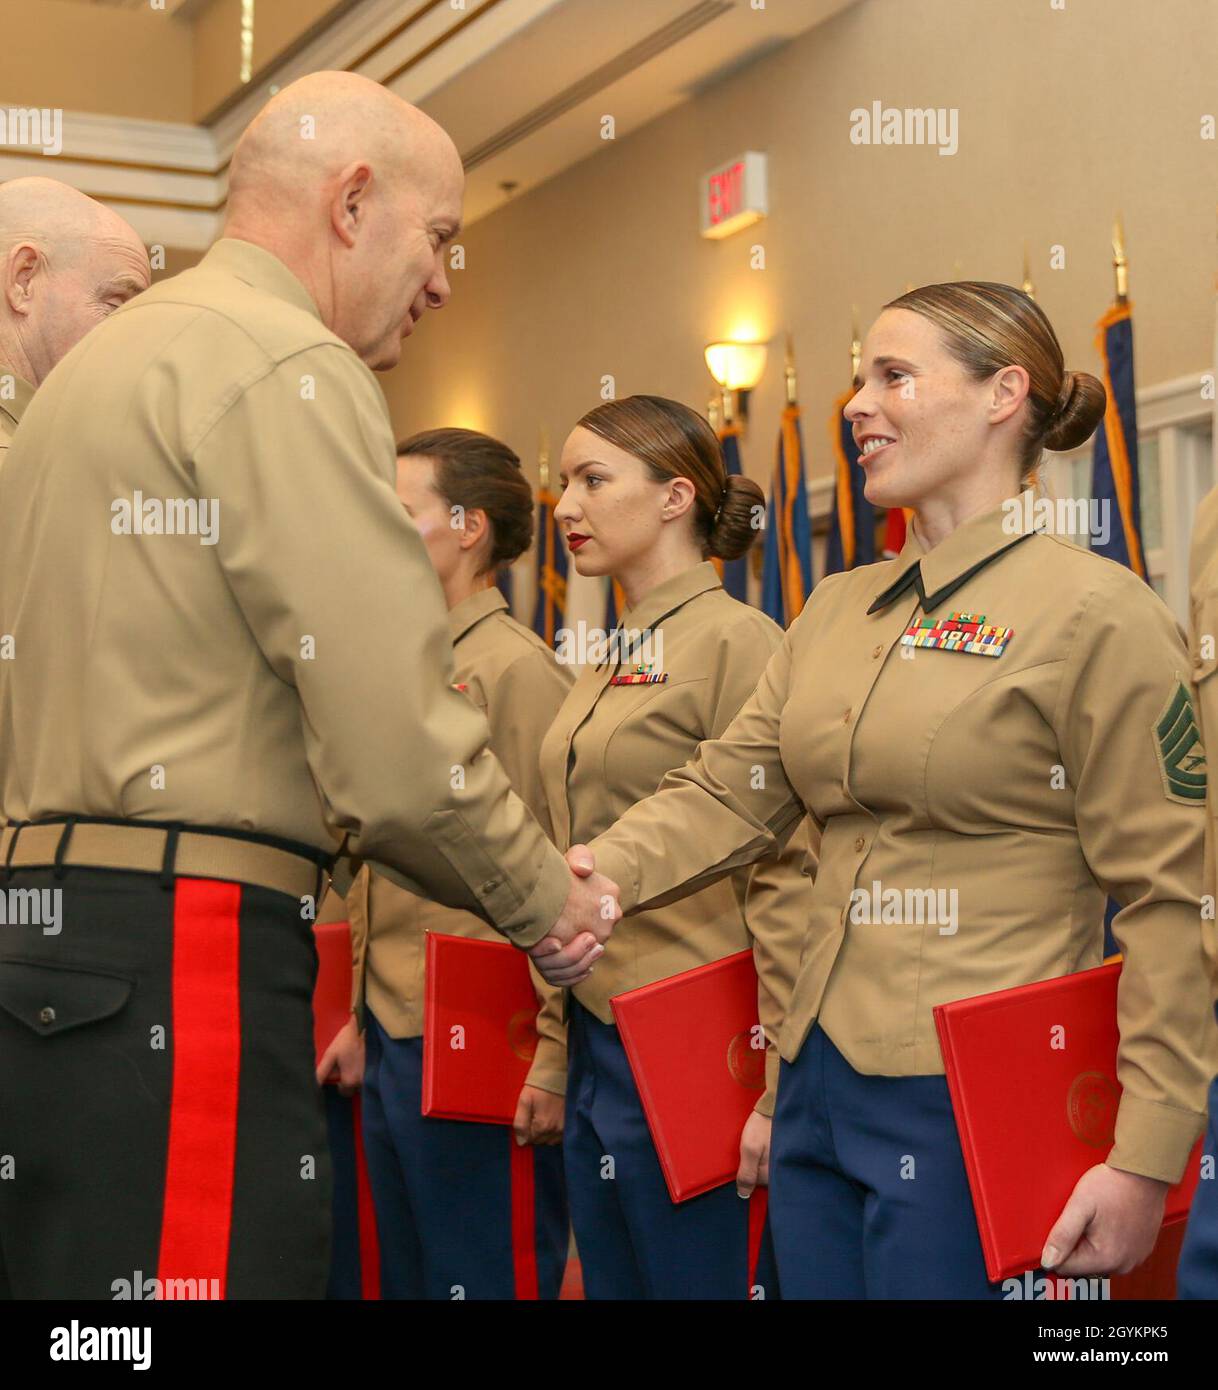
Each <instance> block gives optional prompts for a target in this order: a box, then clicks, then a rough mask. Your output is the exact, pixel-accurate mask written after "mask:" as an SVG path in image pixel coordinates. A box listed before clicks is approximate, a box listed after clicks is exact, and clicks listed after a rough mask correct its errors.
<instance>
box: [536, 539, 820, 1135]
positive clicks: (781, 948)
mask: <svg viewBox="0 0 1218 1390" xmlns="http://www.w3.org/2000/svg"><path fill="white" fill-rule="evenodd" d="M620 627H621V628H622V629H623V630H625V631H627V632H629V631H630V630H631V629H633V630H635V631H636V632H639V633H643V632H644V631H646V630H651V631H652V632H654V633H655V634H658V635H660V636H661V637H662V642H663V645H662V665H663V671H664V672H665V673H666V674H667V676H668V679H667V681H665V682H663V683H662V684H654V685H613V684H611V680H612V678H613V677H614V676H615V675H618V674H621V673H625V672H627V671H629V670H630V669H631V666H632V665H633V664H636V663H633V662H632V661H631V660H629V659H626V660H621V661H619V660H616V659H610V660H607V661H605V662H604V663H603V664H602V665H601V666H600V667H599V669H598V668H595V667H588V668H585V670H584V671H583V673H582V674H581V675H580V677H579V678H578V680H577V681H576V683H575V686H574V688H573V689H572V691H571V693H570V695H568V697H567V701H566V703H565V704H564V705H563V707H562V709H561V710H560V711H559V714H558V717H557V718H556V719H555V721H554V724H553V726H552V727H551V729H550V732H549V733H548V734H547V735H546V739H545V742H544V743H543V745H542V751H541V773H542V781H543V783H544V785H545V790H546V797H547V799H548V801H549V804H550V815H551V819H552V821H553V825H554V833H555V838H556V842H557V844H558V845H559V846H560V847H561V848H563V849H565V848H567V847H568V846H570V845H572V844H578V843H580V842H583V841H589V840H591V839H592V837H593V836H594V835H597V834H599V833H600V832H601V831H603V830H605V829H607V828H608V827H609V826H610V825H612V824H613V822H614V821H615V820H616V819H617V818H618V816H620V815H621V814H622V813H623V812H624V811H625V810H627V808H629V807H630V806H632V805H633V804H634V803H635V802H636V801H639V800H640V799H642V798H643V797H646V796H649V795H650V794H651V793H652V792H653V791H654V790H655V788H656V787H657V786H658V785H659V783H660V780H661V779H662V778H663V776H664V774H665V772H667V771H668V770H669V769H670V768H674V767H679V766H680V765H681V763H682V762H683V761H684V760H685V759H687V758H688V757H689V756H690V755H691V754H692V753H693V751H694V749H695V748H696V747H697V745H698V743H699V742H700V741H701V740H702V739H705V738H714V737H715V736H716V735H718V734H720V733H722V732H723V730H724V729H725V728H726V727H727V726H728V724H729V723H730V721H731V720H732V718H733V716H734V715H735V714H736V712H737V710H739V708H740V706H741V705H742V704H743V703H744V702H745V700H746V699H747V698H748V696H749V695H750V694H751V693H752V692H753V689H754V688H755V686H756V684H757V680H758V678H759V677H760V675H761V672H762V671H763V670H764V668H765V665H766V662H767V661H768V660H769V658H770V655H771V653H772V652H773V651H774V650H775V649H776V648H777V647H778V645H779V644H780V643H781V641H782V629H781V628H780V627H779V626H778V625H777V624H776V623H774V622H773V621H772V620H771V619H769V618H768V617H766V615H765V614H764V613H761V612H759V611H758V610H757V609H756V608H750V607H749V606H747V605H746V604H743V603H739V602H737V600H735V599H733V598H732V597H731V596H730V595H729V594H728V593H726V592H725V590H724V589H723V586H722V585H721V584H720V582H719V577H718V575H717V574H716V572H715V567H714V566H713V565H712V564H711V563H710V561H705V562H704V563H702V564H700V565H695V566H694V567H693V568H692V569H689V570H686V571H684V572H683V573H681V574H678V575H675V576H674V577H673V578H671V579H668V580H665V582H664V583H662V584H659V585H657V586H656V587H655V588H654V589H653V590H652V591H651V592H650V593H649V594H648V595H647V596H646V598H645V599H644V600H643V601H642V602H641V603H640V604H639V605H638V606H637V608H634V609H629V610H627V611H626V612H625V613H623V614H622V616H621V620H620ZM671 831H672V833H673V836H674V838H676V839H679V838H680V836H681V835H682V834H684V833H694V832H693V830H692V827H686V826H681V825H679V824H674V825H673V826H672V827H671ZM808 861H810V862H811V863H812V864H814V862H815V861H814V860H811V855H810V848H809V842H808V839H807V835H806V832H803V831H801V832H800V833H799V834H797V835H796V836H794V837H793V838H792V841H791V844H790V846H789V847H788V848H787V849H786V850H785V851H784V852H783V854H782V855H781V857H780V858H779V859H777V860H772V861H770V862H767V863H762V864H759V865H757V866H756V867H755V868H753V869H751V870H744V871H742V872H740V873H738V874H735V875H733V876H732V877H731V878H730V879H725V880H723V881H722V882H719V883H713V884H710V885H709V886H708V887H706V888H705V889H703V890H702V891H701V892H699V893H696V894H695V895H694V896H692V897H688V898H685V899H684V900H683V901H680V902H673V903H670V904H669V905H667V906H664V907H658V908H656V909H654V910H652V911H648V912H641V913H638V914H637V915H635V916H633V917H628V918H625V919H623V920H622V921H620V922H619V923H618V924H617V925H616V926H615V927H614V929H613V935H612V936H611V937H610V939H609V942H608V944H607V946H606V949H605V954H604V956H603V957H602V958H601V959H600V960H599V961H598V962H597V963H596V966H595V968H594V970H593V973H592V975H591V976H590V977H589V978H588V979H587V980H585V981H584V982H583V983H582V984H579V985H576V986H575V991H574V992H575V996H576V998H577V999H578V1000H579V1001H580V1003H581V1004H583V1005H584V1007H585V1008H587V1009H589V1010H590V1011H591V1012H592V1013H594V1014H595V1015H596V1016H597V1018H599V1019H600V1020H601V1021H602V1022H604V1023H611V1022H612V1021H613V1012H612V1009H611V1008H610V1005H609V1001H610V999H611V998H612V996H613V995H615V994H621V993H623V992H624V991H626V990H628V989H635V988H637V987H638V986H640V985H646V984H651V983H653V982H654V981H656V980H663V979H667V978H668V977H669V976H670V975H677V974H679V973H680V972H681V971H683V970H691V969H693V968H694V967H695V966H698V965H706V964H708V963H709V962H710V961H715V960H719V959H721V958H722V957H723V956H727V955H731V954H732V953H734V952H736V951H743V950H746V949H748V948H749V947H750V946H752V947H753V951H754V955H755V958H756V962H757V971H758V977H759V998H758V1004H759V1013H760V1020H761V1024H762V1026H763V1028H764V1030H765V1033H766V1036H767V1039H768V1040H769V1041H770V1043H771V1046H770V1048H769V1050H768V1055H767V1059H766V1060H767V1068H766V1077H767V1088H766V1092H765V1094H764V1095H763V1097H762V1099H761V1101H759V1103H758V1107H757V1108H758V1109H760V1110H761V1111H762V1112H763V1113H764V1114H767V1115H768V1114H772V1113H773V1105H774V1085H775V1082H776V1080H777V1072H778V1054H777V1050H776V1047H775V1046H774V1044H776V1041H777V1037H778V1030H779V1028H780V1027H781V1024H782V1020H783V1016H784V1014H785V1012H786V1008H787V999H788V995H789V992H790V987H791V984H792V981H793V978H794V965H795V961H796V959H797V957H798V955H799V949H800V945H801V943H802V940H803V935H804V932H805V930H806V928H807V925H808V921H809V918H810V913H811V906H812V884H811V880H810V879H809V878H808V877H807V875H806V874H805V872H804V869H805V867H806V866H807V864H808Z"/></svg>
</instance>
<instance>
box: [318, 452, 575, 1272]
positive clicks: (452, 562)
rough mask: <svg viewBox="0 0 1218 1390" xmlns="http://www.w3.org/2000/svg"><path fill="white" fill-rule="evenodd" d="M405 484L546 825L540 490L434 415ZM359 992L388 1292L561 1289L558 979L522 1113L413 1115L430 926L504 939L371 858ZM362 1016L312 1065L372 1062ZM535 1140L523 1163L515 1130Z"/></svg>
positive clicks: (547, 700)
mask: <svg viewBox="0 0 1218 1390" xmlns="http://www.w3.org/2000/svg"><path fill="white" fill-rule="evenodd" d="M397 493H398V496H399V497H400V498H401V501H402V505H403V506H404V507H405V509H406V511H407V512H408V513H409V515H410V516H411V518H412V519H413V521H414V523H415V525H416V526H417V527H418V530H419V534H420V535H421V537H422V539H423V543H424V545H425V546H426V547H427V554H428V557H429V559H430V560H431V562H432V565H433V567H434V568H435V571H436V576H437V578H438V579H439V581H440V587H441V588H442V589H443V591H444V598H445V601H446V603H447V606H448V620H449V629H450V632H451V636H452V641H453V667H454V674H455V677H456V683H457V685H458V688H459V689H461V690H464V691H465V693H466V694H467V695H468V697H469V699H471V700H472V701H473V702H474V704H476V705H477V706H478V708H479V709H480V710H481V711H482V712H483V714H484V715H485V716H486V720H487V724H488V725H489V727H490V740H489V742H490V748H491V751H492V752H493V753H494V754H495V756H496V757H497V758H498V759H499V761H500V762H501V763H502V764H503V768H504V771H505V772H506V773H507V775H508V777H509V779H510V780H511V783H512V788H513V790H514V791H515V792H516V793H517V795H518V796H519V797H520V798H521V800H522V801H524V803H525V804H526V805H527V806H528V808H529V810H530V811H532V812H533V814H534V816H536V817H537V819H538V821H539V822H540V824H541V826H542V828H543V829H544V830H546V831H547V833H548V832H549V817H548V815H547V813H546V807H545V798H544V797H543V795H542V792H541V784H540V781H539V778H538V775H537V750H538V748H539V747H540V745H541V739H542V735H543V734H544V733H545V731H546V728H547V727H548V725H549V723H550V720H551V719H552V718H553V717H554V714H555V712H556V711H557V710H558V708H559V706H560V705H561V704H562V702H563V699H564V697H565V696H566V693H567V690H568V689H569V687H570V684H571V675H570V672H569V671H567V670H564V668H563V667H562V666H560V665H559V664H558V662H557V661H556V660H555V657H554V653H553V652H552V651H551V650H550V648H549V647H547V646H546V644H545V643H544V642H543V641H542V640H541V639H540V638H539V637H538V636H537V635H536V634H535V633H533V632H531V631H530V630H529V629H528V628H526V627H523V626H521V624H520V623H518V622H516V621H515V619H513V617H512V616H511V614H510V612H508V606H507V602H506V601H505V599H504V597H503V595H502V594H501V593H500V592H499V590H498V588H497V587H496V586H495V578H496V575H497V574H498V572H499V570H500V568H501V567H502V566H504V565H510V564H511V563H512V561H513V560H515V559H516V558H517V556H519V555H523V554H524V552H525V551H526V550H527V549H528V548H529V545H530V543H531V542H532V538H533V493H532V489H531V488H530V487H529V483H528V479H527V478H525V476H524V474H523V472H522V471H521V468H520V460H519V459H518V458H517V456H516V455H515V454H514V453H513V452H512V450H511V449H509V448H508V447H507V445H506V444H502V443H500V441H499V440H497V439H492V438H491V437H490V436H489V435H485V434H480V433H478V432H477V431H475V430H465V429H434V430H427V431H424V432H423V433H421V434H416V435H413V436H411V438H409V439H406V440H404V441H403V442H402V443H401V444H399V445H398V461H397ZM320 915H321V918H322V920H327V919H330V920H335V919H341V918H343V917H344V916H345V917H346V918H347V919H348V920H349V921H350V923H351V931H352V938H353V947H354V955H355V989H354V1000H355V1006H356V1009H357V1014H358V1015H362V1018H363V1022H364V1024H365V1036H366V1040H367V1063H366V1066H364V1067H363V1070H362V1082H363V1134H364V1146H365V1151H366V1153H367V1159H368V1174H369V1178H370V1181H371V1186H372V1197H373V1203H374V1205H375V1207H376V1219H377V1234H378V1237H379V1243H380V1251H381V1296H382V1297H383V1298H393V1299H418V1298H429V1299H452V1298H455V1297H461V1298H467V1299H486V1298H493V1299H511V1298H543V1299H554V1298H557V1297H558V1294H559V1288H560V1285H561V1283H562V1277H563V1271H564V1269H565V1268H566V1262H567V1247H568V1242H569V1226H568V1222H567V1213H566V1197H565V1193H564V1186H563V1174H562V1154H561V1149H560V1148H559V1145H560V1144H561V1143H562V1116H563V1098H562V1096H563V1089H564V1087H565V1085H566V1079H567V1057H566V1036H565V1033H566V1030H565V1028H564V1026H563V1022H562V1009H561V994H560V992H559V991H558V990H557V989H555V988H554V987H553V986H548V985H545V984H544V983H543V982H542V980H541V978H540V977H539V976H536V975H535V977H534V983H535V985H536V986H537V992H538V1017H537V1033H538V1041H537V1046H536V1052H535V1053H534V1056H533V1062H532V1065H531V1067H530V1070H529V1074H528V1078H527V1080H526V1083H525V1085H524V1087H523V1088H522V1090H521V1092H520V1097H519V1100H518V1102H517V1107H516V1116H515V1122H514V1124H513V1126H512V1128H511V1130H509V1131H507V1132H505V1131H504V1129H503V1128H502V1127H501V1126H499V1125H488V1124H476V1123H473V1122H466V1121H461V1120H443V1119H434V1118H431V1117H428V1116H424V1115H422V1114H421V1113H420V1104H421V1097H422V1056H423V1039H422V1032H423V997H424V989H425V975H426V971H425V962H426V951H427V933H428V932H441V933H444V934H446V935H449V936H470V937H477V938H478V939H480V940H484V941H501V940H502V937H501V936H500V934H499V933H498V932H496V931H494V930H493V929H492V928H491V927H490V926H489V925H488V924H487V923H486V922H484V921H483V920H482V918H480V917H477V916H475V915H474V914H473V913H471V912H464V911H461V910H460V909H458V908H452V907H445V906H443V905H441V904H439V903H434V902H431V901H429V900H428V899H426V898H421V897H416V896H415V894H413V893H410V892H407V891H406V889H404V888H399V887H398V886H397V885H396V884H394V883H391V882H390V881H389V880H388V879H387V878H384V877H382V876H381V875H380V874H378V873H375V872H373V871H372V870H370V869H369V868H368V867H367V866H365V867H364V868H363V869H362V870H361V871H360V873H359V875H358V876H357V878H356V879H355V882H354V883H353V884H352V886H351V889H350V891H349V892H348V894H347V898H346V903H345V905H344V904H343V902H342V901H341V900H340V899H337V898H334V897H331V898H327V900H326V902H325V904H323V908H322V912H321V914H320ZM362 1060H363V1059H362V1049H361V1044H360V1037H359V1033H358V1029H357V1022H356V1019H355V1018H353V1019H352V1020H351V1022H350V1023H349V1024H348V1025H347V1028H346V1029H344V1030H343V1032H341V1033H340V1034H339V1036H338V1038H337V1039H336V1040H335V1043H334V1044H333V1045H332V1047H331V1048H330V1050H329V1052H328V1053H327V1054H326V1055H325V1056H324V1057H323V1058H322V1060H321V1062H320V1064H319V1076H318V1079H319V1080H322V1079H324V1078H325V1076H326V1075H327V1074H328V1073H329V1072H330V1070H331V1068H332V1067H335V1066H337V1068H338V1073H339V1076H340V1079H341V1080H343V1081H345V1082H347V1083H348V1084H350V1083H352V1082H355V1081H358V1080H359V1078H360V1075H361V1064H362ZM525 1145H529V1146H532V1147H531V1149H530V1155H531V1156H526V1162H525V1165H524V1172H525V1173H527V1172H529V1171H530V1170H531V1179H530V1178H529V1177H527V1176H523V1175H522V1173H521V1164H520V1157H521V1156H519V1155H518V1156H517V1161H516V1163H515V1164H514V1163H513V1161H512V1160H513V1146H520V1147H524V1146H525Z"/></svg>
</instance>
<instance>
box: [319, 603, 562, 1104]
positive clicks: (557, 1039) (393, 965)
mask: <svg viewBox="0 0 1218 1390" xmlns="http://www.w3.org/2000/svg"><path fill="white" fill-rule="evenodd" d="M448 619H449V628H450V630H451V632H452V639H453V656H454V660H455V663H456V671H455V675H456V680H457V683H458V684H459V685H464V686H465V693H466V695H467V696H468V697H469V699H471V700H472V701H473V702H474V704H475V705H477V707H478V708H479V709H480V710H481V711H482V713H483V714H484V715H485V717H486V719H487V722H488V723H489V724H490V729H491V742H490V746H491V751H492V752H493V753H494V754H495V756H496V757H497V758H498V759H499V761H500V762H501V763H502V764H503V768H504V771H505V772H506V773H507V775H508V777H509V779H510V780H511V783H512V786H513V788H514V789H515V790H516V791H517V793H518V794H519V795H520V796H521V798H522V799H523V801H524V803H525V805H526V806H528V808H529V810H531V811H532V812H533V814H534V815H535V816H536V817H537V821H538V823H539V824H540V825H541V826H542V827H543V828H545V829H546V830H547V832H548V831H549V824H550V817H549V812H548V810H547V808H546V804H545V797H544V796H543V794H542V790H541V777H540V773H539V771H538V767H537V754H538V749H539V748H540V747H541V740H542V737H543V735H544V734H545V731H546V730H547V729H548V728H549V726H550V722H551V721H552V720H553V718H554V716H555V715H556V714H557V713H558V709H559V706H560V705H561V704H562V702H563V700H564V699H565V698H566V694H567V691H568V689H569V688H570V686H571V673H570V669H569V668H568V667H564V666H560V665H559V663H558V662H557V661H556V660H555V657H554V653H553V651H552V650H551V649H550V648H549V647H547V646H546V644H545V643H544V642H543V641H542V640H541V638H540V637H538V636H537V635H536V634H535V633H533V632H530V631H529V629H528V628H526V627H522V626H521V625H520V624H519V623H518V622H516V621H515V620H514V619H513V618H512V616H511V614H510V613H509V612H508V611H507V602H506V600H505V599H504V597H503V595H502V594H501V593H500V592H499V590H498V589H495V588H490V589H483V590H480V591H479V592H478V593H476V594H472V595H471V596H470V597H469V598H467V599H464V600H463V601H462V602H461V603H459V604H457V606H456V607H455V608H453V609H451V610H450V612H449V615H448ZM344 914H345V916H346V919H347V920H348V921H349V922H350V923H351V934H352V947H353V955H354V962H355V990H354V997H353V1003H354V1007H355V1008H356V1010H357V1011H361V1010H362V1009H363V1006H364V1003H365V1002H366V1003H367V1006H368V1007H369V1008H370V1009H371V1010H372V1012H373V1014H374V1015H375V1016H376V1020H377V1022H378V1023H379V1024H380V1025H381V1027H382V1028H384V1029H385V1031H386V1032H387V1033H388V1034H389V1035H390V1036H391V1037H394V1038H416V1037H418V1036H419V1035H420V1034H421V1033H422V1031H423V994H424V979H425V962H426V953H427V933H428V932H429V931H434V932H442V933H444V934H446V935H448V936H472V937H477V938H479V939H480V940H483V941H486V940H493V939H495V935H496V933H495V932H494V930H493V929H492V928H491V927H489V926H488V925H487V924H486V923H485V922H484V921H483V920H482V918H481V917H477V916H475V915H474V914H473V913H472V912H462V911H461V910H460V909H459V908H451V907H443V906H441V905H440V904H439V903H434V902H429V901H428V900H427V899H426V898H421V897H418V896H417V895H416V894H414V893H409V892H407V891H406V890H405V889H404V888H399V887H398V886H397V885H396V884H394V883H391V882H390V881H389V880H388V879H387V878H384V877H383V876H382V875H381V874H377V873H372V872H370V871H369V869H368V868H367V867H365V868H364V869H362V870H361V871H360V873H359V875H358V876H357V878H356V880H355V882H354V884H353V885H352V887H351V891H350V892H349V893H348V894H347V898H346V903H345V905H344V903H343V900H342V899H341V898H340V897H338V895H337V894H331V895H329V896H328V897H327V899H326V902H325V904H324V905H323V908H322V912H321V914H320V915H321V917H322V919H323V920H341V919H342V918H343V916H344ZM533 975H534V983H535V985H536V986H537V991H538V996H539V998H540V999H541V1000H542V1001H544V1005H545V1007H544V1008H543V1009H542V1010H541V1012H540V1014H539V1016H538V1023H537V1028H538V1034H539V1040H538V1046H537V1053H536V1055H535V1057H534V1059H533V1065H532V1067H531V1069H530V1071H529V1084H530V1085H532V1086H537V1087H540V1088H541V1089H542V1090H544V1091H552V1092H554V1093H555V1094H556V1095H562V1094H563V1093H564V1091H565V1090H566V1085H567V1043H566V1027H565V1025H564V1024H563V1021H562V991H561V990H560V989H557V988H555V987H554V986H552V985H547V984H545V983H544V982H543V981H542V979H541V976H540V975H538V974H537V973H536V971H535V970H534V972H533Z"/></svg>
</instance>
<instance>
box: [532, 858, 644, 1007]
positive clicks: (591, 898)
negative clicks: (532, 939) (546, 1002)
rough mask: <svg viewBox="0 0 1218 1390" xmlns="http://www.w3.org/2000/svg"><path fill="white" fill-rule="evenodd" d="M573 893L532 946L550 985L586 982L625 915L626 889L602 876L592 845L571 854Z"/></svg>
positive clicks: (539, 968) (534, 962) (539, 966)
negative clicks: (622, 901) (622, 897)
mask: <svg viewBox="0 0 1218 1390" xmlns="http://www.w3.org/2000/svg"><path fill="white" fill-rule="evenodd" d="M566 859H567V864H568V866H569V867H570V869H571V891H570V892H569V893H568V894H567V901H566V902H565V903H564V904H563V909H562V912H561V913H560V914H559V916H558V920H557V921H556V922H555V923H554V925H553V927H551V929H550V931H549V934H548V935H546V936H543V937H542V939H541V940H540V941H538V942H537V943H536V944H535V945H533V946H530V947H529V948H528V953H529V956H530V957H531V958H532V961H533V964H534V965H535V966H536V967H537V969H538V970H539V971H540V972H541V976H542V978H543V979H544V980H546V981H547V982H548V983H549V984H552V985H563V986H565V987H569V986H571V985H577V984H579V983H580V982H581V981H582V980H586V979H587V978H588V976H589V975H590V974H591V973H592V967H593V965H594V964H595V963H596V962H597V961H598V960H599V959H600V958H601V956H603V955H604V954H605V942H606V941H608V940H609V934H610V932H612V931H613V926H614V923H615V922H617V921H618V920H619V919H620V918H621V915H622V908H621V904H620V902H619V901H618V899H619V897H620V893H621V890H620V889H619V887H618V885H617V884H616V883H614V882H613V880H612V879H608V878H606V877H605V875H604V874H598V873H597V872H596V867H595V864H594V862H593V857H592V851H591V850H590V849H589V848H588V846H587V845H572V846H571V848H570V849H569V850H568V851H567V854H566Z"/></svg>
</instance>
